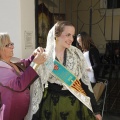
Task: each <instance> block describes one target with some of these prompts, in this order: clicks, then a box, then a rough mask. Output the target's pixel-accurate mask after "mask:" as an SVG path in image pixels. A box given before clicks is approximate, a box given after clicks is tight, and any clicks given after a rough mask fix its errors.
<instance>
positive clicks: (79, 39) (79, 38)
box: [77, 36, 82, 47]
mask: <svg viewBox="0 0 120 120" xmlns="http://www.w3.org/2000/svg"><path fill="white" fill-rule="evenodd" d="M77 42H78V44H79V45H80V46H81V47H82V40H81V36H78V37H77Z"/></svg>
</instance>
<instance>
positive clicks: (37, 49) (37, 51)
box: [33, 47, 44, 56]
mask: <svg viewBox="0 0 120 120" xmlns="http://www.w3.org/2000/svg"><path fill="white" fill-rule="evenodd" d="M43 52H44V48H42V47H38V48H36V49H35V50H34V51H33V55H34V56H36V55H37V54H38V53H43Z"/></svg>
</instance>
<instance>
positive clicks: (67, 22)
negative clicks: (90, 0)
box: [55, 21, 74, 37]
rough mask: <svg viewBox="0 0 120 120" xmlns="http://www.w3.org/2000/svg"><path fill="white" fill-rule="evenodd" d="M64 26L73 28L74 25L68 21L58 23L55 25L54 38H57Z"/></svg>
mask: <svg viewBox="0 0 120 120" xmlns="http://www.w3.org/2000/svg"><path fill="white" fill-rule="evenodd" d="M65 26H73V27H74V25H73V24H72V23H71V22H69V21H58V22H57V23H56V25H55V36H56V37H59V36H60V35H61V33H62V32H63V31H64V28H65Z"/></svg>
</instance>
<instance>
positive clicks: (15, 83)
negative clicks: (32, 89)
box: [0, 66, 38, 92]
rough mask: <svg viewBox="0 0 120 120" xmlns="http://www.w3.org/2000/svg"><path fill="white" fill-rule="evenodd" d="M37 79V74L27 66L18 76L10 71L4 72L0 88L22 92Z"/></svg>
mask: <svg viewBox="0 0 120 120" xmlns="http://www.w3.org/2000/svg"><path fill="white" fill-rule="evenodd" d="M3 69H4V68H3ZM6 76H7V77H6ZM37 78H38V74H37V73H36V71H35V70H34V69H33V68H32V67H31V66H29V67H27V68H26V70H25V71H24V72H23V73H22V74H21V75H18V76H17V75H15V74H13V72H12V71H6V73H3V75H1V82H0V84H1V85H2V87H6V88H8V89H10V90H13V91H16V92H22V91H24V90H25V89H26V88H28V87H29V86H30V85H31V84H32V83H33V82H34V81H35V80H36V79H37Z"/></svg>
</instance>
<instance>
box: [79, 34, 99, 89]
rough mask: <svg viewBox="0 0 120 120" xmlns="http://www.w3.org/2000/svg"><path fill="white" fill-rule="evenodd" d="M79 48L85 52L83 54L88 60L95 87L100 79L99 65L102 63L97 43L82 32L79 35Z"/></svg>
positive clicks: (89, 72) (91, 78)
mask: <svg viewBox="0 0 120 120" xmlns="http://www.w3.org/2000/svg"><path fill="white" fill-rule="evenodd" d="M77 43H78V46H77V47H78V48H80V49H81V50H82V52H83V55H84V57H85V59H86V61H87V65H88V68H87V72H88V76H89V79H90V82H91V84H92V87H94V85H95V83H96V82H97V80H98V74H99V65H100V56H99V51H98V49H97V47H96V46H95V44H94V43H93V41H92V39H91V37H90V36H89V34H88V33H86V32H81V33H80V34H78V35H77Z"/></svg>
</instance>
